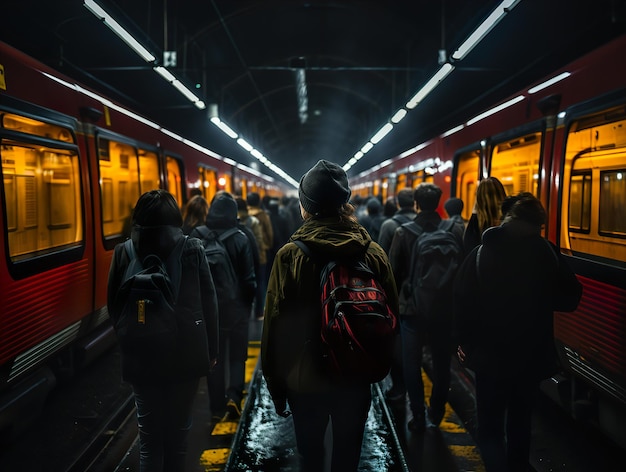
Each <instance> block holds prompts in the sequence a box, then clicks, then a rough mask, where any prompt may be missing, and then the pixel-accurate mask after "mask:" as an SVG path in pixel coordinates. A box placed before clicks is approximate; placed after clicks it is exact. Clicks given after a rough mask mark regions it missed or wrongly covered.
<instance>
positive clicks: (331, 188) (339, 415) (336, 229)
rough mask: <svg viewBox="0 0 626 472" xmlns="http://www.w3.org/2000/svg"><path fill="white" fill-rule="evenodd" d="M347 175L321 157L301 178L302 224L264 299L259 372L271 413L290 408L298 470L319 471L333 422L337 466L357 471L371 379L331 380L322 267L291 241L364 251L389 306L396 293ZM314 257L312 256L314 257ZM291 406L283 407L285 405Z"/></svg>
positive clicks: (320, 250) (331, 251)
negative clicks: (362, 222) (360, 218)
mask: <svg viewBox="0 0 626 472" xmlns="http://www.w3.org/2000/svg"><path fill="white" fill-rule="evenodd" d="M350 193H351V192H350V188H349V186H348V179H347V176H346V173H345V172H344V171H343V169H342V168H341V167H340V166H338V165H337V164H335V163H332V162H329V161H326V160H320V161H318V162H317V164H315V166H314V167H313V168H311V169H310V170H309V171H308V172H307V173H306V174H304V176H303V177H302V179H301V180H300V186H299V197H300V206H301V213H302V217H303V219H304V223H303V224H302V226H301V227H300V228H299V229H298V230H296V232H295V233H294V234H293V235H292V236H291V238H290V242H288V243H287V244H285V245H284V246H283V247H282V248H281V249H280V250H279V251H278V253H277V254H276V258H275V259H274V264H273V266H272V269H271V273H270V279H269V284H268V290H267V298H266V303H265V322H264V326H263V335H262V343H261V362H262V371H263V376H264V378H265V380H266V382H267V386H268V389H269V391H270V393H271V396H272V400H273V402H274V405H275V408H276V411H277V413H278V414H279V415H281V416H285V417H286V416H288V415H289V414H290V413H293V421H294V427H295V434H296V443H297V448H298V452H299V455H300V458H301V465H302V470H305V471H314V472H319V471H321V470H324V462H325V458H324V452H325V451H324V436H325V431H326V428H327V426H328V423H329V421H332V437H333V445H332V455H331V457H332V458H331V464H332V466H331V467H332V471H334V472H355V471H356V470H357V468H358V465H359V459H360V453H361V445H362V440H363V434H364V429H365V422H366V420H367V415H368V411H369V408H370V401H371V393H370V388H371V386H370V384H355V383H353V382H350V381H348V380H344V381H333V380H331V377H330V374H329V373H328V371H327V370H326V369H325V368H324V363H323V356H322V353H321V350H322V345H321V337H320V329H321V319H322V317H321V306H320V305H321V300H320V282H319V278H320V273H319V271H320V270H321V266H320V264H319V263H317V262H316V261H314V260H312V259H311V258H310V257H309V256H307V255H305V253H304V252H303V251H302V249H300V248H299V247H298V246H297V245H296V244H295V243H293V241H295V240H301V241H303V242H304V243H305V244H306V245H307V246H308V247H309V248H310V249H311V251H312V252H313V253H314V254H316V256H317V255H320V256H319V257H324V256H328V257H329V258H340V257H341V258H345V257H346V256H347V255H354V256H355V257H359V255H361V254H363V253H364V252H365V261H366V263H367V265H368V266H369V267H370V268H371V269H372V270H373V271H374V273H375V274H376V275H377V276H378V280H379V281H380V283H381V284H382V287H383V289H384V290H385V292H386V295H387V298H388V302H389V305H390V306H391V307H392V310H393V311H394V313H396V314H397V307H398V298H397V292H396V286H395V282H394V278H393V273H392V271H391V266H390V265H389V262H388V260H387V256H386V254H385V252H384V251H383V250H382V248H381V247H380V246H379V245H378V244H377V243H375V242H373V241H372V240H371V238H370V236H369V234H368V233H367V231H366V230H365V228H363V227H362V226H361V225H360V224H359V223H358V222H357V221H356V218H355V216H354V207H353V206H352V205H351V204H349V203H348V201H349V199H350ZM316 258H317V257H316ZM287 404H288V406H289V408H290V411H289V410H288V406H287Z"/></svg>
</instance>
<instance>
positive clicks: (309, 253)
mask: <svg viewBox="0 0 626 472" xmlns="http://www.w3.org/2000/svg"><path fill="white" fill-rule="evenodd" d="M293 243H294V244H295V245H296V246H298V247H299V248H300V249H302V252H303V253H305V254H306V255H307V256H309V257H310V258H311V259H314V256H313V252H312V251H311V248H309V246H307V245H306V243H305V242H304V241H300V240H299V239H297V240H295V241H293Z"/></svg>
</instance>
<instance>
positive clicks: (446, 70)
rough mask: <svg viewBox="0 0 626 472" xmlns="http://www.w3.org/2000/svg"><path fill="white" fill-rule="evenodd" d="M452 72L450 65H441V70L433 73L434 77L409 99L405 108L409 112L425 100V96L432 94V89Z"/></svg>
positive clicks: (452, 68) (452, 67)
mask: <svg viewBox="0 0 626 472" xmlns="http://www.w3.org/2000/svg"><path fill="white" fill-rule="evenodd" d="M453 70H454V66H453V65H452V64H450V63H445V64H444V65H442V66H441V68H440V69H439V70H438V71H437V72H436V73H435V75H433V76H432V77H431V78H430V80H429V81H428V82H426V85H424V86H423V87H422V88H421V89H420V90H419V91H418V92H417V93H416V94H415V95H413V98H411V100H409V101H408V102H407V104H406V105H405V106H406V107H407V108H408V109H409V110H412V109H413V108H415V107H416V106H417V105H418V103H419V102H421V101H422V100H424V98H426V95H428V94H429V93H430V92H432V91H433V89H434V88H435V87H437V85H439V84H440V83H441V82H442V81H443V79H445V78H446V77H447V76H448V74H450V72H452V71H453Z"/></svg>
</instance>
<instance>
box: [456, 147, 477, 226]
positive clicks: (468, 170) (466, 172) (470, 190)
mask: <svg viewBox="0 0 626 472" xmlns="http://www.w3.org/2000/svg"><path fill="white" fill-rule="evenodd" d="M480 155H481V151H480V148H475V147H474V148H471V149H468V150H465V151H461V152H460V153H458V154H457V155H456V156H455V160H456V166H455V169H456V181H455V182H456V188H455V189H454V192H455V194H454V196H456V197H457V198H460V199H461V200H463V212H462V216H463V219H464V220H465V221H468V220H469V219H470V217H471V216H472V210H473V209H474V203H475V202H476V186H477V183H478V180H479V178H480Z"/></svg>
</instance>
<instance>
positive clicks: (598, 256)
mask: <svg viewBox="0 0 626 472" xmlns="http://www.w3.org/2000/svg"><path fill="white" fill-rule="evenodd" d="M622 96H623V95H622ZM596 110H597V108H596ZM572 116H575V112H572ZM571 120H572V121H571V123H570V124H569V126H567V127H566V128H565V129H566V130H567V133H566V136H565V142H566V144H565V153H564V161H562V162H563V169H562V172H561V176H560V178H561V182H562V191H561V205H560V220H559V221H560V237H559V243H560V246H561V250H562V252H564V253H565V254H568V255H569V254H571V256H573V257H567V260H568V262H569V263H570V265H571V266H572V267H573V268H574V270H575V271H576V273H577V275H578V277H579V279H580V280H581V282H582V283H583V297H582V300H581V302H580V304H579V306H578V309H577V310H576V311H575V312H574V313H564V314H561V313H556V314H555V323H554V329H555V339H556V340H557V347H558V348H559V354H560V356H561V360H562V362H563V365H564V366H565V368H566V370H567V371H569V372H570V373H571V374H572V378H573V379H574V380H573V382H572V389H571V392H572V401H574V402H579V403H582V402H586V403H585V404H586V405H588V407H589V410H590V413H591V414H593V415H594V418H596V419H597V421H598V422H599V424H600V427H601V429H603V430H604V432H605V433H607V434H608V435H609V436H610V437H612V438H613V439H614V440H616V441H617V442H618V443H620V444H622V445H623V446H624V447H626V430H625V429H624V427H623V425H624V423H625V422H626V104H621V105H619V106H614V105H613V106H610V107H609V106H606V107H605V109H603V110H602V111H600V112H594V113H591V114H587V115H582V116H578V117H575V118H571Z"/></svg>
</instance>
